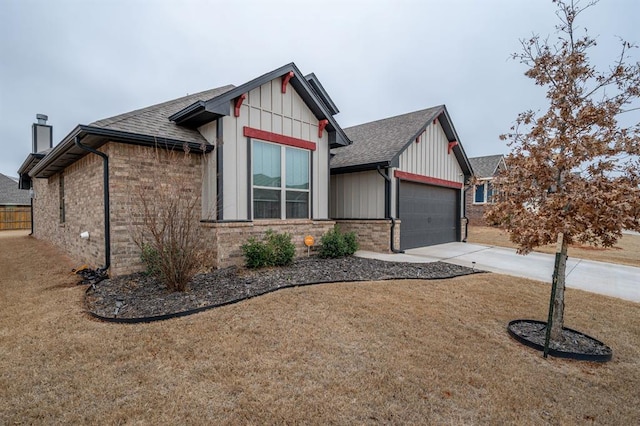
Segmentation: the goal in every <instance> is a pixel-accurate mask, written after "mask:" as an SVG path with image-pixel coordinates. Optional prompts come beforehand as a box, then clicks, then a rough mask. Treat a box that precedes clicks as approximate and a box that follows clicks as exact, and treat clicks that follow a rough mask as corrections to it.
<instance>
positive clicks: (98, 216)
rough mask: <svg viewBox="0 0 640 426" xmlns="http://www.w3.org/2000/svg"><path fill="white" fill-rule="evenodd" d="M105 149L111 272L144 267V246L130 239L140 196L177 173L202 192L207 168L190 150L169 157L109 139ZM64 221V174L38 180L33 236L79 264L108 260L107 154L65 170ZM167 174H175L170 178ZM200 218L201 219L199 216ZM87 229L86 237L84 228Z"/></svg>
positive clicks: (194, 190)
mask: <svg viewBox="0 0 640 426" xmlns="http://www.w3.org/2000/svg"><path fill="white" fill-rule="evenodd" d="M100 151H102V152H104V153H106V154H107V155H108V156H109V196H110V203H109V204H110V221H111V268H110V270H109V272H110V274H111V275H112V276H116V275H122V274H126V273H130V272H134V271H137V270H140V269H141V268H142V264H141V262H140V251H139V249H138V247H137V246H136V245H135V243H134V242H133V240H132V238H131V231H132V229H133V227H135V226H136V225H137V224H139V223H140V220H139V218H136V217H135V212H136V208H135V204H136V202H137V201H136V196H137V194H139V191H141V190H143V191H146V193H147V194H149V195H150V196H153V192H154V191H155V190H156V188H157V186H158V185H159V182H163V181H165V182H166V181H170V180H171V179H172V178H176V176H180V179H181V180H182V179H183V178H186V180H184V181H185V182H189V185H190V187H189V188H188V191H189V192H191V193H193V194H194V196H196V197H198V198H199V197H200V194H201V187H200V185H201V182H202V167H201V166H200V161H201V160H202V159H201V157H200V156H199V155H189V156H188V157H187V160H186V162H185V161H183V160H182V157H183V156H182V155H181V153H178V158H179V161H175V160H170V159H169V156H170V153H169V152H168V151H165V150H161V149H159V150H156V149H153V148H148V147H141V146H135V145H127V144H121V143H113V142H112V143H107V144H105V145H103V146H102V147H101V148H100ZM62 174H63V176H64V189H65V190H64V193H65V203H64V204H65V222H64V223H60V192H59V191H60V173H58V174H56V175H54V176H52V177H50V178H48V179H34V191H35V194H36V198H35V199H34V203H33V208H34V236H35V237H36V238H40V239H45V240H49V241H51V242H52V243H53V244H55V245H56V246H58V247H59V248H61V249H62V250H64V251H65V252H66V253H67V254H68V255H69V256H70V257H71V258H72V259H74V260H76V261H77V263H78V264H79V265H80V264H85V263H86V264H88V265H90V266H92V267H100V266H103V265H104V262H105V258H104V204H103V200H104V192H103V162H102V158H100V157H98V156H97V155H94V154H89V155H87V156H85V157H83V158H81V159H80V160H78V161H76V162H75V163H73V164H72V165H70V166H69V167H67V168H66V169H65V170H64V171H63V172H62ZM167 176H169V177H170V179H167ZM198 219H199V218H198ZM84 231H88V232H89V235H90V238H89V239H88V240H83V239H81V238H80V233H81V232H84Z"/></svg>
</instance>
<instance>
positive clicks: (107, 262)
mask: <svg viewBox="0 0 640 426" xmlns="http://www.w3.org/2000/svg"><path fill="white" fill-rule="evenodd" d="M75 144H76V146H77V147H78V148H80V149H83V150H85V151H88V152H91V153H93V154H96V155H99V156H100V157H102V164H103V168H102V169H103V178H102V188H103V193H104V266H103V267H102V268H99V271H101V272H103V273H104V272H106V271H107V269H109V267H110V266H111V224H110V223H109V156H107V154H105V153H104V152H100V151H98V150H96V149H93V148H91V147H90V146H87V145H83V144H82V143H80V137H79V136H76V138H75Z"/></svg>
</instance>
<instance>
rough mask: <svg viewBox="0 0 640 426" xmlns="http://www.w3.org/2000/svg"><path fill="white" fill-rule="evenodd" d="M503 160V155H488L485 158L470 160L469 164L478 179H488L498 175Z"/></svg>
mask: <svg viewBox="0 0 640 426" xmlns="http://www.w3.org/2000/svg"><path fill="white" fill-rule="evenodd" d="M502 158H503V155H502V154H498V155H487V156H484V157H473V158H469V162H470V163H471V168H472V169H473V173H474V174H475V176H476V177H477V178H487V177H492V176H493V175H495V174H496V172H497V171H498V166H499V165H500V161H501V160H502Z"/></svg>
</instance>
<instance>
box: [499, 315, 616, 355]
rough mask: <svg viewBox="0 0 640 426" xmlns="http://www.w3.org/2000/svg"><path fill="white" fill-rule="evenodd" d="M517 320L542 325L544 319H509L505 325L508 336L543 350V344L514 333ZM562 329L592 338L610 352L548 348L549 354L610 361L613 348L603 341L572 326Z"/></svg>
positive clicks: (544, 323)
mask: <svg viewBox="0 0 640 426" xmlns="http://www.w3.org/2000/svg"><path fill="white" fill-rule="evenodd" d="M519 322H528V323H534V324H540V325H544V326H546V325H547V323H546V322H545V321H538V320H531V319H517V320H513V321H509V324H508V325H507V332H508V333H509V336H511V337H512V338H513V339H514V340H516V341H517V342H519V343H522V344H523V345H525V346H528V347H530V348H533V349H536V350H539V351H544V346H543V345H540V344H538V343H535V342H532V341H530V340H527V339H525V338H524V337H522V336H519V335H518V334H516V333H515V332H513V331H511V326H512V325H513V324H515V323H519ZM562 329H563V330H567V331H571V332H572V333H576V334H580V335H582V336H584V337H586V338H588V339H591V340H593V341H594V342H596V343H598V344H600V345H602V346H604V347H606V348H608V349H609V351H610V353H608V354H605V355H599V354H583V353H580V352H565V351H559V350H556V349H552V348H549V355H551V356H553V357H556V358H565V359H574V360H577V361H592V362H608V361H611V358H612V357H613V350H612V349H611V348H610V347H609V346H607V345H605V344H604V343H603V342H601V341H600V340H598V339H596V338H593V337H591V336H589V335H587V334H584V333H582V332H580V331H577V330H574V329H572V328H568V327H562Z"/></svg>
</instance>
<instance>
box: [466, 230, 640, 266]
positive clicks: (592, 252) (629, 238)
mask: <svg viewBox="0 0 640 426" xmlns="http://www.w3.org/2000/svg"><path fill="white" fill-rule="evenodd" d="M467 241H468V242H470V243H474V244H485V245H489V246H499V247H510V248H516V247H517V246H516V245H515V244H514V243H512V242H511V241H510V240H509V234H507V233H506V232H505V231H503V230H502V229H500V228H495V227H489V226H470V227H469V235H468V238H467ZM534 251H537V252H540V253H550V254H553V253H555V252H556V246H555V244H551V245H548V246H543V247H538V248H537V249H535V250H534ZM569 256H570V257H575V258H577V259H587V260H597V261H599V262H611V263H618V264H621V265H629V266H638V267H640V235H629V234H623V235H622V238H621V239H620V240H618V243H617V244H616V245H615V246H613V247H611V248H602V247H592V246H576V245H573V246H570V247H569Z"/></svg>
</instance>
